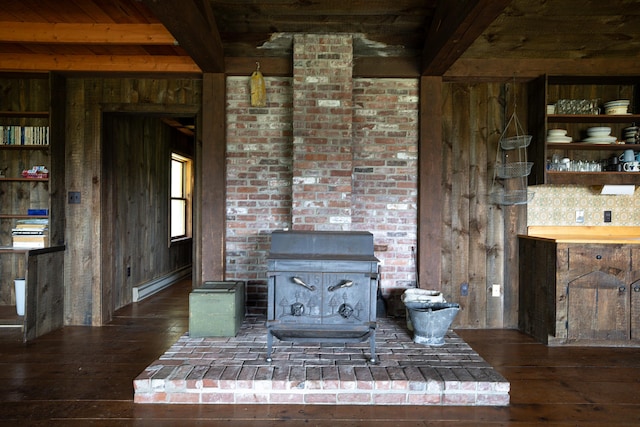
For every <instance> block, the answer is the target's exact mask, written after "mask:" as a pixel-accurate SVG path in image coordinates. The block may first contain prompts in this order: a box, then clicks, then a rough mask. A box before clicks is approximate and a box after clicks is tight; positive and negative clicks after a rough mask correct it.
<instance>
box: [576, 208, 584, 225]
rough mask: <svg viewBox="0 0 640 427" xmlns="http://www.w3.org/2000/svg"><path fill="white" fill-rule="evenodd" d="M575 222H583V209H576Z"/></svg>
mask: <svg viewBox="0 0 640 427" xmlns="http://www.w3.org/2000/svg"><path fill="white" fill-rule="evenodd" d="M576 223H577V224H584V211H583V210H577V211H576Z"/></svg>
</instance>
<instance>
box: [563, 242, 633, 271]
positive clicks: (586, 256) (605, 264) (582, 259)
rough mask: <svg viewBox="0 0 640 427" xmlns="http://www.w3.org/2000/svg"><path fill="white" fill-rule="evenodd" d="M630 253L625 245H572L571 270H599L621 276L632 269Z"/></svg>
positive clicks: (569, 260)
mask: <svg viewBox="0 0 640 427" xmlns="http://www.w3.org/2000/svg"><path fill="white" fill-rule="evenodd" d="M630 254H631V252H630V251H629V248H628V247H625V246H624V245H572V246H571V247H570V248H569V258H568V264H569V271H570V272H578V273H579V272H585V273H586V272H587V271H592V270H599V271H602V272H605V273H608V274H611V275H612V276H618V277H621V276H620V275H621V274H623V275H624V274H626V273H627V272H629V271H630V270H631V256H630ZM574 277H575V276H574Z"/></svg>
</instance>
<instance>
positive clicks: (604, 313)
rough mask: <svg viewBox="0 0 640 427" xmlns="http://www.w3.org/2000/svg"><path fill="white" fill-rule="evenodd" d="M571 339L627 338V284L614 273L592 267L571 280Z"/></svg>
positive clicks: (568, 292) (568, 334)
mask: <svg viewBox="0 0 640 427" xmlns="http://www.w3.org/2000/svg"><path fill="white" fill-rule="evenodd" d="M567 289H568V290H567V297H568V307H567V338H568V340H569V341H581V340H589V341H605V340H618V341H620V340H628V339H629V331H630V325H629V322H630V317H629V315H630V311H629V295H628V286H627V285H626V283H625V282H623V281H621V280H620V279H618V278H617V277H616V276H614V275H612V274H608V273H606V272H603V271H592V272H590V273H587V274H585V275H583V276H580V277H578V278H576V279H574V280H572V281H570V282H569V284H568V288H567Z"/></svg>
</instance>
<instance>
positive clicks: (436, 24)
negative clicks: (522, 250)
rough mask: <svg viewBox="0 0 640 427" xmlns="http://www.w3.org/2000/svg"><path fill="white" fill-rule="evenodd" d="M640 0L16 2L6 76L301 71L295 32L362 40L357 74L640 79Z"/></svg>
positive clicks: (0, 44)
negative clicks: (295, 62) (258, 67)
mask: <svg viewBox="0 0 640 427" xmlns="http://www.w3.org/2000/svg"><path fill="white" fill-rule="evenodd" d="M639 6H640V0H608V1H606V2H603V1H598V0H394V1H389V0H350V1H344V0H266V1H258V0H180V1H177V0H176V1H169V0H65V1H64V2H63V3H61V2H60V1H58V0H4V1H3V5H2V7H1V8H0V71H48V70H57V71H70V72H143V73H158V72H159V73H182V74H198V73H202V72H209V73H227V74H247V73H250V71H251V70H253V69H254V68H255V62H256V61H260V62H261V64H263V67H262V69H263V71H265V72H267V70H268V73H269V74H271V75H287V74H290V72H291V63H292V58H291V50H292V48H291V40H292V35H293V34H294V33H300V32H309V33H334V32H348V33H353V34H354V58H355V64H354V74H356V75H360V76H364V75H370V76H418V75H433V76H440V75H442V76H444V77H445V78H448V79H457V78H458V79H469V78H501V77H504V78H507V77H513V76H517V77H523V78H527V77H531V76H535V75H539V74H541V73H544V72H550V73H552V74H553V73H555V74H557V73H558V72H559V71H564V72H567V73H572V74H605V73H606V74H612V73H615V74H637V72H638V71H637V70H638V67H637V62H638V59H639V56H640V7H639Z"/></svg>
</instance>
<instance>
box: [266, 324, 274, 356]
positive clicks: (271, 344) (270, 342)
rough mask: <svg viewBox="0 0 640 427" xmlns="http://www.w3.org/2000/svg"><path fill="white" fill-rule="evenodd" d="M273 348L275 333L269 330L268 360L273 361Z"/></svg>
mask: <svg viewBox="0 0 640 427" xmlns="http://www.w3.org/2000/svg"><path fill="white" fill-rule="evenodd" d="M272 348H273V335H272V334H271V331H269V330H268V331H267V359H266V360H267V362H269V363H271V361H272V360H273V359H271V350H272Z"/></svg>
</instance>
